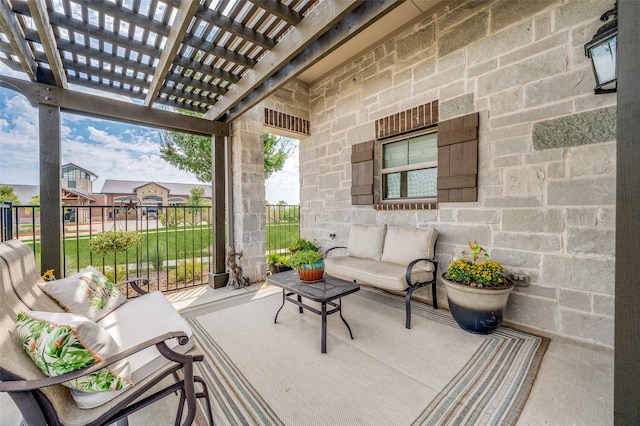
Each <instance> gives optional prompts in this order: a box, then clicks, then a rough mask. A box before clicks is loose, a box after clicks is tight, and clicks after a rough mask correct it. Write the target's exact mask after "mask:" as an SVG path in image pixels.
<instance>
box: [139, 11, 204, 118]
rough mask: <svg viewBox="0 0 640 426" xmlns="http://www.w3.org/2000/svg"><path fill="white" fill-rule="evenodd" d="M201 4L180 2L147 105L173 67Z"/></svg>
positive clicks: (148, 94)
mask: <svg viewBox="0 0 640 426" xmlns="http://www.w3.org/2000/svg"><path fill="white" fill-rule="evenodd" d="M199 5H200V2H197V1H185V2H182V3H181V4H180V7H178V13H177V14H176V19H175V21H174V22H173V25H172V26H171V31H169V36H168V37H167V44H166V46H165V47H164V49H163V51H162V55H160V61H159V62H158V66H157V68H156V72H155V73H154V74H153V79H152V80H151V84H150V85H149V92H147V97H146V99H145V100H144V105H145V106H150V105H151V104H153V101H154V100H155V99H156V97H157V96H158V93H159V92H160V88H161V87H162V84H163V83H164V79H165V77H166V75H167V73H168V72H169V68H170V67H171V63H172V62H173V59H174V58H175V57H176V53H177V52H178V48H179V47H180V43H181V42H182V39H183V38H184V36H185V34H186V33H187V30H188V29H189V25H190V24H191V20H192V19H193V17H194V16H195V14H196V11H197V10H198V6H199Z"/></svg>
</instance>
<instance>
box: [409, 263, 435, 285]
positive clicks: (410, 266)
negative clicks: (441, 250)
mask: <svg viewBox="0 0 640 426" xmlns="http://www.w3.org/2000/svg"><path fill="white" fill-rule="evenodd" d="M419 262H427V263H431V264H432V265H433V276H434V280H435V276H436V274H437V272H438V261H437V260H433V259H426V258H425V259H416V260H412V261H411V263H409V265H408V266H407V272H406V275H405V279H406V280H407V285H408V286H409V287H413V286H414V285H415V284H413V283H412V282H411V273H412V272H413V267H414V266H415V265H416V264H417V263H419ZM416 284H418V283H416Z"/></svg>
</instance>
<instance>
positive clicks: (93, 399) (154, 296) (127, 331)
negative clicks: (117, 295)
mask: <svg viewBox="0 0 640 426" xmlns="http://www.w3.org/2000/svg"><path fill="white" fill-rule="evenodd" d="M98 324H100V325H101V326H102V328H104V329H105V330H106V331H107V332H108V333H109V334H110V335H111V336H112V337H113V339H114V340H115V341H116V343H117V344H118V345H119V346H120V348H121V349H122V350H126V349H129V348H131V347H133V346H136V345H138V344H140V343H142V342H144V341H146V340H149V339H151V338H153V337H154V336H159V335H161V334H164V333H168V332H170V331H184V332H185V333H186V334H187V336H189V343H187V344H186V345H184V346H180V345H179V344H178V342H177V340H176V339H172V340H170V341H167V345H168V346H169V347H170V348H171V349H173V350H175V351H177V352H180V353H186V352H187V351H188V350H189V349H191V348H192V347H193V345H194V339H193V338H192V331H191V327H190V326H189V324H187V322H186V321H185V320H184V318H182V316H181V315H180V314H179V313H178V312H177V311H176V310H175V309H174V307H173V305H171V303H170V302H169V301H168V300H167V298H166V297H164V295H163V294H162V293H161V292H158V291H156V292H153V293H148V294H145V295H143V296H140V297H137V298H135V299H131V300H129V301H128V302H127V303H125V304H123V305H121V306H120V307H119V308H118V309H116V310H115V311H113V312H111V313H110V314H109V315H107V316H105V317H104V318H102V319H101V320H100V321H98ZM127 359H128V360H129V364H130V366H131V381H132V382H133V383H134V386H135V383H138V382H139V381H140V380H142V379H143V378H145V377H147V376H148V375H150V374H152V373H153V372H155V371H156V370H158V369H160V368H162V367H163V366H164V365H166V364H167V363H168V362H169V361H168V360H167V359H166V358H165V357H163V356H162V355H161V354H160V352H158V349H156V347H155V346H153V347H150V348H147V349H144V350H142V351H140V352H138V353H136V354H134V355H132V356H130V357H128V358H127ZM119 394H120V392H100V393H89V392H78V391H72V395H73V398H74V399H75V401H76V403H77V404H78V407H80V408H93V407H97V406H99V405H101V404H104V403H105V402H107V401H109V400H111V399H113V398H115V397H116V396H118V395H119Z"/></svg>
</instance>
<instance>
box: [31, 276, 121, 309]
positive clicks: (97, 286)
mask: <svg viewBox="0 0 640 426" xmlns="http://www.w3.org/2000/svg"><path fill="white" fill-rule="evenodd" d="M38 286H39V287H40V288H41V289H42V290H43V291H44V292H45V293H47V294H48V295H49V296H51V297H52V298H54V299H55V300H56V301H58V303H60V305H62V307H63V308H64V309H65V310H66V311H67V312H73V313H74V314H79V315H83V316H85V317H87V318H89V319H92V320H94V321H98V320H99V319H100V318H102V317H104V316H105V315H107V314H108V313H109V312H111V311H113V310H114V309H116V308H117V307H118V306H120V305H122V304H123V303H125V302H126V301H127V298H126V297H124V295H123V294H122V293H120V290H118V287H116V285H115V284H113V283H112V282H111V281H109V279H108V278H107V277H105V276H104V275H102V273H100V271H98V270H97V269H95V268H93V267H91V266H87V267H86V268H85V269H84V270H83V271H82V272H80V273H77V274H75V275H71V276H70V277H67V278H64V279H61V280H55V281H48V282H43V283H39V284H38Z"/></svg>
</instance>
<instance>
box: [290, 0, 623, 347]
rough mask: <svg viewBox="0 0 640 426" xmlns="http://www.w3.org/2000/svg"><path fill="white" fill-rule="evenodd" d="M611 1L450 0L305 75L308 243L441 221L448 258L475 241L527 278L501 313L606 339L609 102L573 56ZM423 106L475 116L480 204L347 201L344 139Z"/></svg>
mask: <svg viewBox="0 0 640 426" xmlns="http://www.w3.org/2000/svg"><path fill="white" fill-rule="evenodd" d="M610 3H611V2H601V1H596V0H592V1H589V0H562V1H560V0H557V1H527V2H525V1H511V0H501V1H498V0H496V1H489V0H488V1H483V2H478V1H467V2H465V1H459V2H454V3H452V5H450V6H449V7H447V8H446V9H444V10H441V11H439V12H438V13H436V14H435V15H433V16H428V17H425V18H424V19H423V20H422V21H420V22H418V23H417V24H415V25H414V26H412V27H411V28H409V29H407V30H405V31H403V32H402V33H400V34H398V35H397V36H395V37H394V38H393V39H391V40H388V41H386V42H385V43H383V44H381V45H380V46H377V47H376V48H374V49H373V50H371V51H369V52H367V53H365V54H364V55H362V56H361V57H359V58H357V59H355V60H354V61H353V62H351V63H348V64H346V65H344V66H343V67H342V68H340V69H338V70H336V71H335V72H334V73H332V74H331V75H328V76H326V77H325V78H323V79H322V80H320V81H318V82H316V83H314V84H313V85H312V87H311V88H310V91H309V97H310V99H309V109H310V114H309V120H310V122H311V137H310V138H309V139H308V140H306V141H305V143H304V144H301V146H300V177H301V189H300V191H301V194H300V197H301V214H302V224H301V227H302V234H303V236H305V237H307V238H311V239H315V240H316V241H318V242H319V243H320V245H321V246H323V247H325V248H326V247H328V246H332V245H339V244H341V243H345V242H346V239H347V237H348V229H349V224H351V223H386V224H397V225H402V226H418V227H425V226H435V227H436V228H437V229H438V230H439V231H440V233H441V237H440V239H439V240H438V247H437V257H438V259H439V260H440V261H441V262H442V263H441V266H443V267H446V265H447V264H448V263H449V261H450V260H451V256H452V253H453V252H454V251H455V250H456V249H457V248H459V247H461V246H464V245H465V244H466V242H467V241H468V240H471V241H473V240H477V241H478V242H479V243H480V244H481V245H483V246H485V247H486V248H487V249H488V251H489V252H490V253H491V255H492V258H494V259H495V260H497V261H500V262H502V263H503V264H504V265H505V266H506V268H507V269H508V271H510V272H519V273H525V274H528V275H529V276H530V279H531V282H530V285H529V286H528V287H518V288H517V289H516V291H515V292H514V293H513V294H512V296H511V298H510V302H509V308H508V312H507V320H508V321H510V322H512V323H516V324H521V325H524V326H527V327H532V328H534V329H540V330H544V331H546V332H549V333H552V334H559V335H565V336H569V337H572V338H576V339H581V340H585V341H590V342H595V343H598V344H603V345H608V346H613V315H614V312H613V306H614V299H613V294H614V293H613V291H614V259H615V257H614V238H615V232H614V231H615V150H616V144H615V105H616V96H615V94H613V95H598V96H595V95H594V94H593V88H594V86H595V82H594V77H593V74H592V71H591V68H590V64H589V62H588V59H587V58H586V57H585V55H584V49H583V46H584V44H585V43H586V42H587V41H588V40H590V39H591V37H592V36H593V34H595V32H596V30H597V29H598V28H599V26H600V25H601V23H600V22H599V20H598V18H599V16H600V14H602V13H603V12H605V11H606V10H607V9H609V8H610V7H611V6H612V4H610ZM433 100H438V101H439V105H440V120H446V119H449V118H453V117H457V116H460V115H464V114H468V113H471V112H476V111H478V112H479V113H480V145H479V182H478V192H479V193H478V201H477V202H471V203H440V204H439V205H438V208H437V209H435V210H402V211H375V210H374V209H373V208H372V207H370V206H352V205H351V195H350V185H351V166H350V153H351V146H352V145H354V144H357V143H360V142H364V141H367V140H371V139H374V121H375V120H376V119H379V118H382V117H385V116H388V115H391V114H394V113H397V112H399V111H403V110H406V109H410V108H412V107H415V106H417V105H422V104H424V103H426V102H430V101H433ZM334 233H335V234H336V238H335V239H333V240H332V239H330V237H329V234H334ZM427 294H428V292H427ZM440 294H441V295H443V296H444V294H445V292H444V289H443V288H441V291H440ZM427 297H428V296H427ZM442 302H444V299H443V300H442Z"/></svg>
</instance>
